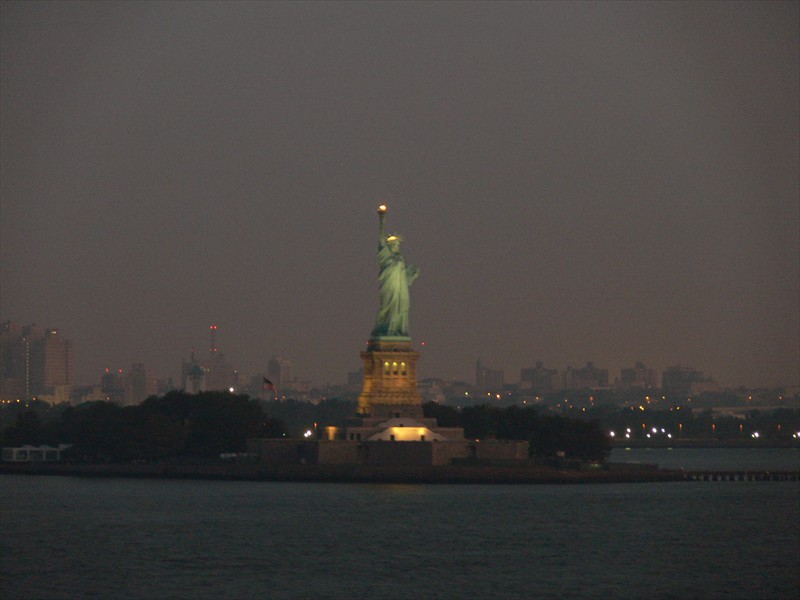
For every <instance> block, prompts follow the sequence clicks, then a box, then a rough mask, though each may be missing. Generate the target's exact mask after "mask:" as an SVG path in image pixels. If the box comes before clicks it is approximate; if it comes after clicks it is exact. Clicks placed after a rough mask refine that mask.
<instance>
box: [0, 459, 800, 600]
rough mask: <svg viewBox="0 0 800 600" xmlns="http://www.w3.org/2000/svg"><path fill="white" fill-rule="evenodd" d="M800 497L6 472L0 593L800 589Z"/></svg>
mask: <svg viewBox="0 0 800 600" xmlns="http://www.w3.org/2000/svg"><path fill="white" fill-rule="evenodd" d="M625 452H626V451H625V450H624V449H619V450H615V451H614V456H613V457H612V460H615V461H617V462H626V460H625V459H626V458H627V459H628V460H627V462H643V463H665V462H668V461H675V463H676V464H675V465H665V466H671V467H677V468H721V467H720V466H719V464H718V463H720V462H722V463H725V465H726V467H727V468H730V469H737V468H746V467H747V465H743V464H741V463H742V461H745V462H747V463H748V464H750V463H751V462H752V461H754V460H757V459H756V458H754V457H753V456H748V455H747V452H748V451H747V450H717V451H715V452H713V453H712V454H708V452H709V451H704V450H702V449H691V450H690V449H682V450H675V451H672V454H670V451H668V450H659V451H653V452H654V453H648V451H645V450H636V451H634V450H630V451H627V452H628V454H625ZM631 453H633V454H631ZM638 453H641V454H643V455H644V458H642V457H641V456H639V454H638ZM704 453H705V454H704ZM720 453H721V454H720ZM737 453H740V454H737ZM620 455H621V456H620ZM703 456H705V459H704V458H703ZM757 456H758V455H757ZM797 457H798V454H797V451H796V449H795V450H791V449H790V450H778V451H775V452H768V453H766V454H763V455H760V460H761V461H762V464H761V465H760V466H761V468H778V467H779V466H781V465H783V466H784V468H792V465H793V464H794V465H795V466H794V468H796V463H795V462H794V461H796V459H797ZM712 458H713V461H715V464H713V465H712V464H705V465H703V464H701V463H702V461H703V460H706V461H708V460H710V459H712ZM726 461H727V462H726ZM766 462H769V464H766ZM677 463H686V467H684V465H683V464H680V465H679V464H677ZM798 507H800V484H798V483H797V482H702V483H700V482H679V483H632V484H594V485H580V484H576V485H373V484H320V483H316V484H315V483H273V482H230V481H188V480H146V479H88V478H87V479H83V478H74V477H59V476H26V475H3V476H0V508H1V509H2V512H1V513H0V515H2V516H1V520H0V598H3V599H4V600H13V599H26V600H28V599H36V598H43V599H44V598H48V599H49V598H54V599H55V598H104V599H105V598H109V599H110V598H209V599H211V598H213V599H218V598H233V599H236V598H272V599H281V598H408V597H426V598H508V599H514V598H648V599H649V598H676V599H677V598H680V599H686V598H703V599H705V598H764V599H770V598H775V599H782V598H787V599H788V598H796V597H798V594H800V509H799V508H798Z"/></svg>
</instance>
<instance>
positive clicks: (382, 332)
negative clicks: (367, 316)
mask: <svg viewBox="0 0 800 600" xmlns="http://www.w3.org/2000/svg"><path fill="white" fill-rule="evenodd" d="M386 210H387V209H386V206H384V205H381V206H380V207H378V219H379V221H380V230H379V240H378V267H379V268H380V273H379V274H378V282H379V285H380V301H381V305H380V308H379V309H378V316H377V317H376V319H375V329H373V330H372V338H380V337H408V309H409V295H408V287H409V286H410V285H411V284H412V283H413V282H414V280H415V279H416V278H417V275H419V268H418V267H415V266H412V265H409V266H406V263H405V261H404V260H403V257H402V255H401V254H400V241H401V238H400V236H397V235H390V236H388V237H387V235H386V230H385V223H384V222H385V220H386Z"/></svg>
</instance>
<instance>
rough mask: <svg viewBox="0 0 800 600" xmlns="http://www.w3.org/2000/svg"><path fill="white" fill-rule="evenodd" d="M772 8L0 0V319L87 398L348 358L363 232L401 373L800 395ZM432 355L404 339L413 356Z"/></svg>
mask: <svg viewBox="0 0 800 600" xmlns="http://www.w3.org/2000/svg"><path fill="white" fill-rule="evenodd" d="M799 11H800V4H798V3H796V2H781V3H770V2H744V3H735V2H720V3H701V2H697V3H669V2H657V3H645V2H642V3H633V2H625V3H612V2H590V3H582V2H557V3H547V2H531V3H513V4H504V3H500V2H491V3H485V4H484V3H477V2H476V3H427V2H414V3H400V4H394V3H386V2H375V3H346V4H339V3H333V2H330V3H287V4H284V3H277V2H268V3H267V2H265V3H232V2H226V3H212V2H201V3H181V2H163V3H160V2H145V3H123V2H89V3H69V2H56V3H44V2H37V3H31V2H3V3H2V15H1V16H2V19H1V26H2V53H1V54H0V59H1V60H2V64H0V67H1V68H0V73H1V74H2V75H1V76H2V88H0V90H1V92H2V105H1V107H0V108H2V111H0V119H1V121H0V123H1V125H2V131H1V132H0V133H2V146H1V148H0V149H1V150H2V153H1V154H0V161H1V162H0V166H1V167H2V172H1V173H0V174H1V175H2V177H1V181H0V182H1V185H2V188H1V190H0V191H1V196H0V199H1V201H2V204H0V227H2V230H1V233H2V235H1V236H0V250H1V251H2V252H1V255H0V261H1V262H0V267H1V268H0V309H1V310H2V314H1V315H0V317H2V319H11V320H15V321H20V322H23V323H29V322H35V323H38V324H41V325H45V326H52V327H59V328H60V329H61V330H62V334H63V335H64V336H65V337H67V338H69V339H72V340H73V341H74V343H75V346H76V361H77V369H76V375H77V379H78V381H79V382H91V381H94V380H97V379H99V376H100V372H101V370H102V369H103V368H104V367H106V366H109V367H114V368H119V367H122V368H128V366H129V365H130V363H131V362H145V363H146V364H148V366H150V367H151V368H152V369H153V370H154V372H155V374H156V375H158V376H162V377H166V376H177V375H178V373H179V366H180V361H181V359H182V358H183V357H188V355H189V352H190V350H191V348H192V347H196V348H197V349H198V351H201V352H200V353H201V355H205V352H206V348H207V346H208V326H209V325H210V324H212V323H215V324H217V325H218V326H219V330H218V338H217V339H218V345H219V347H220V349H221V351H223V352H225V354H226V356H227V357H228V358H229V359H230V360H231V362H233V363H235V364H237V365H239V366H240V367H241V369H242V370H243V371H244V372H245V373H246V374H257V373H258V372H261V371H264V370H265V369H266V363H267V360H268V359H269V357H270V356H272V355H273V354H278V355H283V356H285V357H287V358H290V359H292V360H293V361H294V363H295V371H296V373H297V375H299V376H300V377H304V378H309V379H311V380H313V381H314V382H317V383H325V382H331V383H336V382H341V381H344V379H345V375H346V373H347V371H352V370H356V369H358V368H359V367H360V358H359V356H358V353H359V351H360V350H362V349H363V348H364V344H365V340H366V337H367V336H368V335H369V332H370V330H371V329H372V325H373V319H374V315H375V311H376V309H377V282H376V276H377V265H376V262H375V247H376V241H377V239H376V238H377V217H376V214H375V209H376V207H377V205H378V204H379V203H381V202H385V203H387V204H388V205H389V209H390V210H389V215H388V217H387V223H388V228H389V229H390V230H392V231H397V232H400V233H402V234H403V236H404V238H405V242H404V243H403V254H404V256H405V258H406V261H407V262H409V263H413V264H417V265H419V266H420V267H421V275H420V277H419V279H418V280H417V282H416V283H415V284H414V286H413V288H412V314H411V334H412V336H413V337H414V340H415V343H416V345H417V347H418V348H419V349H421V350H422V358H421V359H420V363H419V371H420V372H419V375H420V376H421V377H433V376H438V377H443V378H447V379H449V378H458V379H466V380H472V379H473V377H474V363H475V360H476V359H477V358H479V357H480V358H482V359H483V361H484V362H485V363H486V364H487V365H489V366H492V367H494V368H503V369H505V371H506V379H507V380H510V381H516V380H517V379H518V377H519V369H520V368H521V367H526V366H530V365H532V364H533V363H534V362H535V361H537V360H542V361H544V362H545V365H546V366H549V367H551V368H558V369H563V368H564V367H565V366H566V365H567V364H571V365H573V366H581V365H583V364H584V363H585V362H586V361H587V360H593V361H594V362H595V363H596V364H597V365H598V366H601V367H605V368H609V369H610V370H611V374H612V377H613V376H614V375H615V374H616V373H617V372H618V370H619V368H620V367H626V366H631V365H632V364H633V362H634V361H636V360H642V361H644V362H645V363H646V364H647V365H648V366H650V367H652V368H656V369H659V370H660V369H663V368H664V367H666V366H670V365H674V364H681V365H684V366H692V367H695V368H697V369H700V370H702V371H704V372H706V373H707V374H708V375H711V376H713V377H714V378H715V379H716V380H717V381H719V382H720V383H722V384H723V385H730V386H735V385H740V384H745V385H753V386H756V385H798V383H800V381H799V380H800V374H799V372H798V370H799V369H800V367H798V365H800V350H799V346H800V324H799V323H798V321H799V320H800V317H799V313H800V309H799V308H798V302H799V301H800V208H799V200H798V199H799V197H800V191H799V190H798V179H799V178H800V177H799V176H798V164H800V156H799V155H798V145H799V142H798V133H799V132H800V123H799V119H798V112H799V111H798V99H799V97H800V93H799V91H798V90H799V86H800V84H799V83H798V73H800V66H799V65H798V55H799V54H800V50H798V47H799V43H798V36H799V34H798V31H800V14H799ZM423 341H424V342H425V346H424V347H422V346H421V343H422V342H423Z"/></svg>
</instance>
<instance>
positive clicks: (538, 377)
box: [519, 361, 559, 394]
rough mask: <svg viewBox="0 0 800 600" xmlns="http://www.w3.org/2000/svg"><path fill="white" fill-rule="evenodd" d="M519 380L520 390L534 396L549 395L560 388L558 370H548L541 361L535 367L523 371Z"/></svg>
mask: <svg viewBox="0 0 800 600" xmlns="http://www.w3.org/2000/svg"><path fill="white" fill-rule="evenodd" d="M519 379H520V388H521V389H523V390H530V391H531V392H532V393H533V394H549V393H550V392H553V391H556V390H557V389H558V387H559V385H558V369H546V368H545V367H544V364H543V363H542V362H541V361H538V362H537V363H536V366H535V367H531V368H528V369H522V370H521V371H520V376H519Z"/></svg>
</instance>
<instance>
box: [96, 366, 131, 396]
mask: <svg viewBox="0 0 800 600" xmlns="http://www.w3.org/2000/svg"><path fill="white" fill-rule="evenodd" d="M100 389H101V391H102V392H103V393H104V394H105V396H106V397H105V400H108V401H109V402H114V403H116V404H122V403H123V402H124V401H125V379H124V377H123V373H122V369H117V370H116V371H114V370H113V369H108V368H106V371H105V373H103V376H102V377H101V378H100Z"/></svg>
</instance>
